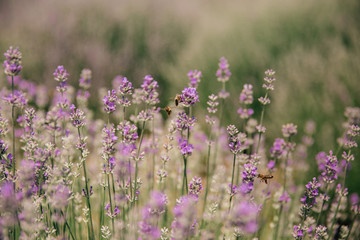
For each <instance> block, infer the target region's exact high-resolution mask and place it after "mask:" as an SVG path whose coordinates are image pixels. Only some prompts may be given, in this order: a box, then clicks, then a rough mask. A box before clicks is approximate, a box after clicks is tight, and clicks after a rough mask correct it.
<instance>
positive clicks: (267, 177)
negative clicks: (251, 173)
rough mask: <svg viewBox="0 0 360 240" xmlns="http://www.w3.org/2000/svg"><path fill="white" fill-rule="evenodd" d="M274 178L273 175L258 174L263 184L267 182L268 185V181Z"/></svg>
mask: <svg viewBox="0 0 360 240" xmlns="http://www.w3.org/2000/svg"><path fill="white" fill-rule="evenodd" d="M273 177H274V176H272V175H263V174H258V175H257V178H260V181H261V182H265V183H266V184H267V183H268V180H270V179H272V178H273Z"/></svg>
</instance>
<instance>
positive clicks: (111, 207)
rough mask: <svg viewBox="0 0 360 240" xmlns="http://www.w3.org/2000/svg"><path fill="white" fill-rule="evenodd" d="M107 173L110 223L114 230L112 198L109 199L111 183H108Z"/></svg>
mask: <svg viewBox="0 0 360 240" xmlns="http://www.w3.org/2000/svg"><path fill="white" fill-rule="evenodd" d="M106 175H107V182H108V194H109V201H110V211H111V224H112V230H113V232H114V231H115V223H114V218H113V214H114V211H113V205H112V199H111V184H110V176H109V175H110V173H108V174H106Z"/></svg>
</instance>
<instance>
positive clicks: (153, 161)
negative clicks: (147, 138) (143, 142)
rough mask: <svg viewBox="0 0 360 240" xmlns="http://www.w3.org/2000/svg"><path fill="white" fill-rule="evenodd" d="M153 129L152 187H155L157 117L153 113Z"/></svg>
mask: <svg viewBox="0 0 360 240" xmlns="http://www.w3.org/2000/svg"><path fill="white" fill-rule="evenodd" d="M151 128H152V129H151V131H152V173H151V177H152V180H151V189H153V188H154V186H155V119H154V115H153V120H152V126H151Z"/></svg>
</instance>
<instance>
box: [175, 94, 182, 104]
mask: <svg viewBox="0 0 360 240" xmlns="http://www.w3.org/2000/svg"><path fill="white" fill-rule="evenodd" d="M174 100H175V106H176V107H177V106H178V105H179V102H180V101H181V96H180V95H179V94H176V96H175V99H174Z"/></svg>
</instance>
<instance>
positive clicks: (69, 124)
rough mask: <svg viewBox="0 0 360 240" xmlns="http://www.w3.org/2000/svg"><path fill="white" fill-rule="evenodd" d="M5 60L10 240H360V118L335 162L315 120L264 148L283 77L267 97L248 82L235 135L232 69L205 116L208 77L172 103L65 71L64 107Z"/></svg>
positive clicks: (16, 62) (194, 78)
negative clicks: (355, 182)
mask: <svg viewBox="0 0 360 240" xmlns="http://www.w3.org/2000/svg"><path fill="white" fill-rule="evenodd" d="M4 56H5V60H4V64H3V67H4V73H5V74H4V75H5V77H6V79H5V81H6V82H8V83H9V84H4V85H3V86H4V87H3V89H2V90H1V91H0V95H1V96H0V98H1V100H2V101H3V103H6V104H2V105H1V108H0V239H72V240H75V239H90V240H95V239H100V240H104V239H142V240H146V239H149V240H150V239H153V240H155V239H161V240H170V239H171V240H176V239H179V240H180V239H187V240H190V239H236V240H238V239H274V240H277V239H314V240H320V239H321V240H325V239H326V240H329V239H360V228H359V224H360V217H359V215H360V210H359V209H360V201H359V199H360V198H359V196H358V194H357V193H354V192H352V190H351V189H348V187H349V184H347V178H348V175H349V172H350V171H353V170H352V165H353V162H354V161H355V159H356V158H357V157H358V151H357V148H358V137H359V134H360V127H359V122H360V108H358V107H349V108H346V110H345V114H344V123H343V125H342V127H343V134H342V135H341V136H340V138H339V139H338V145H337V146H336V148H335V150H334V149H328V150H327V152H328V154H326V153H325V152H320V153H314V149H315V148H313V144H314V142H315V140H314V139H316V138H315V136H313V135H314V134H315V133H316V128H315V125H314V123H313V122H311V121H310V122H309V123H307V124H302V123H297V124H298V125H295V124H294V123H287V124H284V123H277V124H278V129H279V132H280V130H281V132H282V135H280V134H279V136H277V135H275V136H274V135H269V136H271V137H273V139H268V137H269V136H265V131H266V128H265V124H264V123H265V122H266V120H267V118H266V116H265V106H267V105H268V104H270V103H271V102H270V93H271V92H272V91H274V89H275V88H274V85H273V84H274V81H275V71H273V70H267V71H265V78H264V83H263V85H262V87H263V88H264V91H265V95H263V96H262V97H259V96H261V94H260V93H256V92H254V89H257V88H256V85H251V84H248V83H244V84H243V88H242V89H239V90H238V92H239V93H240V98H239V104H238V106H237V107H236V109H237V113H236V112H233V115H236V114H238V115H237V116H238V117H237V118H236V119H237V120H235V121H234V122H232V123H231V122H230V123H228V122H229V121H230V120H229V119H226V118H225V117H226V116H230V114H229V113H227V112H225V110H226V108H225V106H226V105H227V104H228V102H227V101H229V98H230V97H232V96H230V93H229V92H228V91H227V90H226V87H227V85H226V84H230V77H231V76H232V74H231V72H230V65H229V62H228V60H227V59H225V58H224V57H222V58H220V61H219V64H218V69H217V70H216V69H215V70H214V73H213V79H207V83H206V84H212V83H211V81H213V82H214V88H216V84H219V86H218V89H215V90H216V91H214V92H218V94H212V93H209V95H208V100H207V102H206V103H205V105H206V109H204V110H201V107H202V106H201V104H202V103H201V102H200V99H202V98H201V95H200V94H201V91H199V90H200V89H203V88H201V86H202V84H204V82H203V81H200V79H201V78H202V72H201V71H200V70H191V71H189V72H188V74H187V77H188V79H189V80H188V82H187V83H186V84H185V85H184V86H183V88H182V89H183V90H182V91H181V92H180V94H177V95H176V97H175V99H174V102H170V103H163V102H160V99H159V96H161V95H160V94H161V92H160V91H159V89H160V90H161V88H160V86H159V83H158V82H157V81H156V80H155V78H154V77H152V76H150V75H146V76H145V77H144V79H143V81H142V83H141V84H138V85H137V83H138V81H137V79H134V81H133V82H131V81H130V79H129V80H128V78H127V77H124V76H121V75H118V76H116V77H115V78H114V80H113V81H112V89H103V88H102V89H99V91H98V92H94V91H91V80H92V72H91V70H90V69H87V68H85V69H83V70H82V71H81V73H77V74H75V75H77V76H79V75H80V78H79V82H78V85H77V84H76V85H74V86H71V84H70V81H69V79H70V73H69V72H68V71H67V70H66V69H65V68H64V66H62V65H59V66H58V67H57V68H56V69H55V72H54V74H53V77H54V80H55V81H56V82H57V87H56V91H55V94H54V96H52V95H51V94H49V92H52V91H50V89H49V90H47V87H46V86H44V85H37V84H35V83H31V82H30V81H27V80H25V79H22V77H21V75H20V73H21V70H22V68H23V66H22V54H21V52H20V51H19V49H18V48H13V47H10V49H9V50H7V51H6V53H5V54H4ZM71 75H72V74H71ZM30 77H31V75H30ZM32 77H34V78H35V76H32ZM216 80H217V81H216ZM253 84H254V83H253ZM279 84H281V81H280V82H279ZM7 85H8V86H7ZM220 85H221V86H220ZM75 89H76V90H75ZM90 92H91V93H92V94H91V96H90ZM93 95H94V96H93ZM96 95H99V96H100V98H102V99H101V100H102V101H101V100H100V99H99V103H98V105H93V106H90V103H92V102H93V101H89V100H90V97H96ZM255 97H256V98H257V99H258V100H259V102H260V106H261V109H260V111H258V110H259V109H257V107H256V105H255V104H256V103H254V99H255ZM235 111H236V110H235ZM234 119H235V118H234ZM225 122H227V124H226V125H225ZM302 125H304V126H302ZM298 126H299V129H300V130H299V131H298ZM301 127H304V131H302V130H301ZM298 132H299V133H302V132H304V135H303V136H298ZM334 132H336V131H334ZM299 139H301V140H300V141H298V140H299ZM312 162H314V163H316V164H317V167H318V168H317V169H315V168H314V169H313V171H311V172H312V173H315V174H316V175H315V176H311V177H310V176H309V174H308V173H307V172H305V171H306V170H307V169H308V168H309V166H313V164H312ZM306 179H311V181H309V182H308V183H307V184H306V185H304V182H305V181H306Z"/></svg>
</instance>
